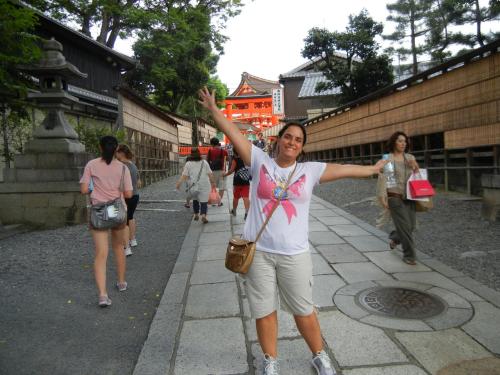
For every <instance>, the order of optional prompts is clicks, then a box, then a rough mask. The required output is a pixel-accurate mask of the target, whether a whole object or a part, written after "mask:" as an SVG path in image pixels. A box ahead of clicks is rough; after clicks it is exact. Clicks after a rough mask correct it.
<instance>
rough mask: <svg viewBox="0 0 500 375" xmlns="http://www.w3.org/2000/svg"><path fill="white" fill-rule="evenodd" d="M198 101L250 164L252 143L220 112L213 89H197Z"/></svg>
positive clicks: (247, 163)
mask: <svg viewBox="0 0 500 375" xmlns="http://www.w3.org/2000/svg"><path fill="white" fill-rule="evenodd" d="M199 96H200V100H199V103H200V104H201V105H202V106H203V107H205V108H206V109H208V110H209V111H210V114H211V115H212V117H213V119H214V121H215V124H216V125H217V127H218V128H219V130H220V131H221V132H223V133H224V134H225V135H226V136H227V137H228V138H229V139H230V140H231V142H232V143H233V144H234V148H235V149H236V151H237V152H238V154H239V155H240V157H241V159H243V162H244V163H245V165H250V162H251V158H252V145H251V144H250V142H249V141H248V139H246V138H245V137H244V136H243V134H241V133H240V130H239V129H238V127H237V126H236V125H235V124H233V123H232V122H231V121H229V120H228V119H227V118H225V117H224V115H223V114H222V112H221V111H220V110H219V108H218V107H217V104H216V103H215V91H212V93H210V91H208V89H207V88H206V87H204V88H203V89H201V90H200V91H199Z"/></svg>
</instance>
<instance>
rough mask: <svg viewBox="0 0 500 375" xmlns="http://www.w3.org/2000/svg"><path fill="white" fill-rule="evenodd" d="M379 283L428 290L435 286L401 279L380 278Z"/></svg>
mask: <svg viewBox="0 0 500 375" xmlns="http://www.w3.org/2000/svg"><path fill="white" fill-rule="evenodd" d="M377 284H378V285H380V286H394V287H398V288H410V289H416V290H422V291H426V290H429V289H432V288H433V286H432V285H430V284H423V283H414V282H411V281H401V280H380V281H377Z"/></svg>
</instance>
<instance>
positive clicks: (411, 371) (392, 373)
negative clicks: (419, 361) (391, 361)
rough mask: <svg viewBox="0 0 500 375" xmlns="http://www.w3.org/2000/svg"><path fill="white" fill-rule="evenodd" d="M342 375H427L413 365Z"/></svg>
mask: <svg viewBox="0 0 500 375" xmlns="http://www.w3.org/2000/svg"><path fill="white" fill-rule="evenodd" d="M342 373H343V374H344V375H427V373H426V372H425V371H424V370H422V369H421V368H420V367H417V366H414V365H403V366H384V367H371V368H358V369H352V370H344V371H343V372H342Z"/></svg>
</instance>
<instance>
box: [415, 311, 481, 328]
mask: <svg viewBox="0 0 500 375" xmlns="http://www.w3.org/2000/svg"><path fill="white" fill-rule="evenodd" d="M472 313H473V310H472V309H457V308H454V307H450V308H448V309H447V310H446V314H440V315H438V316H436V317H434V318H430V319H426V320H425V322H426V323H427V324H428V325H430V326H431V327H432V328H434V329H435V330H443V329H449V328H453V327H458V326H461V325H462V324H464V323H465V322H467V321H469V320H470V318H472Z"/></svg>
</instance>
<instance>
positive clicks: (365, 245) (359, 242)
mask: <svg viewBox="0 0 500 375" xmlns="http://www.w3.org/2000/svg"><path fill="white" fill-rule="evenodd" d="M345 240H346V241H347V242H349V243H350V244H351V245H352V246H354V247H355V248H356V249H358V250H359V251H361V252H368V251H386V250H387V249H389V243H388V242H384V241H382V240H380V239H379V238H378V237H375V236H355V237H346V238H345Z"/></svg>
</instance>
